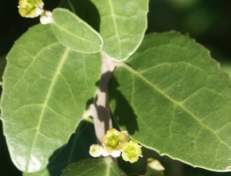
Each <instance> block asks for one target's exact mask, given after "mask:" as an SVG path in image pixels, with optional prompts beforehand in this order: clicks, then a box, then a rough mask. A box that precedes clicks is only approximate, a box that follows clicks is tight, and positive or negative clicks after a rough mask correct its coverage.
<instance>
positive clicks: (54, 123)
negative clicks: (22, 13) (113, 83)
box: [1, 25, 100, 172]
mask: <svg viewBox="0 0 231 176" xmlns="http://www.w3.org/2000/svg"><path fill="white" fill-rule="evenodd" d="M49 27H50V26H47V25H45V26H42V25H38V26H36V27H33V28H32V29H30V30H29V31H28V32H27V33H26V34H25V35H23V36H22V37H21V38H20V39H19V40H18V41H17V42H16V44H15V45H14V47H13V48H12V50H11V51H10V53H9V55H8V57H7V67H6V70H5V73H4V76H3V96H2V99H1V106H2V118H3V119H2V120H3V126H4V134H5V136H6V140H7V144H8V148H9V151H10V155H11V158H12V160H13V162H14V164H15V165H16V166H17V167H18V168H19V169H20V170H22V171H25V172H36V171H39V170H42V169H44V168H45V167H46V165H47V163H48V159H49V157H50V156H51V154H52V153H53V152H55V150H56V149H58V148H59V147H61V146H62V145H64V144H65V143H66V142H67V140H68V139H69V137H70V135H71V133H72V132H73V131H74V130H75V129H76V127H77V126H78V124H79V121H80V120H81V119H80V117H81V115H82V114H83V112H84V110H85V106H86V102H87V100H88V99H90V98H91V97H92V96H94V94H95V89H96V86H95V84H96V82H97V80H98V78H99V74H100V56H99V54H94V55H87V54H83V53H78V52H75V51H73V50H70V49H68V48H65V47H64V46H62V45H61V44H60V43H59V42H58V41H57V40H56V38H55V37H54V36H53V34H52V32H51V31H50V28H49ZM31 41H33V44H32V43H31Z"/></svg>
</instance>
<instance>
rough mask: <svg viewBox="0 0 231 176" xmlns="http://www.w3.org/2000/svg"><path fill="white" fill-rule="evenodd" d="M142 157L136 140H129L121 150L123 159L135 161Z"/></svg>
mask: <svg viewBox="0 0 231 176" xmlns="http://www.w3.org/2000/svg"><path fill="white" fill-rule="evenodd" d="M139 157H142V150H141V146H140V145H139V144H137V143H136V142H133V141H129V142H128V143H127V144H126V145H125V146H124V148H123V150H122V158H123V160H124V161H128V162H130V163H135V162H137V161H138V160H139Z"/></svg>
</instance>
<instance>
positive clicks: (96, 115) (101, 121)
mask: <svg viewBox="0 0 231 176" xmlns="http://www.w3.org/2000/svg"><path fill="white" fill-rule="evenodd" d="M101 56H102V57H101V58H102V68H101V79H100V82H99V88H98V90H97V93H96V100H95V103H94V104H93V105H91V107H90V111H91V114H92V116H93V121H94V126H95V133H96V137H97V139H98V142H99V143H102V140H103V137H104V135H105V133H106V131H107V130H108V129H110V128H112V119H111V116H110V110H109V107H108V106H109V105H108V101H107V100H108V83H109V81H110V78H111V76H112V73H113V71H114V69H115V67H116V65H117V64H116V62H115V61H113V59H112V58H111V57H110V56H108V55H107V54H106V53H102V54H101Z"/></svg>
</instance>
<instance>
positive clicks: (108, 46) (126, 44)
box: [92, 0, 149, 60]
mask: <svg viewBox="0 0 231 176" xmlns="http://www.w3.org/2000/svg"><path fill="white" fill-rule="evenodd" d="M92 2H93V3H94V4H95V5H96V6H97V8H98V10H99V12H100V19H101V21H100V33H101V35H102V37H103V40H104V51H105V52H106V53H108V54H109V55H110V56H111V57H113V58H115V59H118V60H126V59H127V58H128V57H129V56H131V55H132V54H133V53H134V52H135V51H136V49H137V47H138V46H139V45H140V43H141V41H142V39H143V36H144V33H145V31H146V28H147V17H146V16H147V12H148V2H149V1H148V0H136V1H128V0H117V1H115V0H92Z"/></svg>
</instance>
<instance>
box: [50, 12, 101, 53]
mask: <svg viewBox="0 0 231 176" xmlns="http://www.w3.org/2000/svg"><path fill="white" fill-rule="evenodd" d="M52 15H53V20H54V22H53V23H52V29H53V33H54V35H55V36H56V37H57V39H58V40H59V41H60V42H61V43H62V44H63V45H64V46H66V47H69V48H71V49H73V50H75V51H77V52H81V53H97V52H99V51H100V50H101V48H102V45H103V41H102V39H101V37H100V35H99V34H98V33H97V32H96V31H94V29H93V28H91V27H90V26H89V25H88V24H87V23H86V22H84V21H83V20H81V19H80V18H79V17H78V16H76V15H75V14H74V13H72V12H70V11H69V10H66V9H62V8H57V9H55V10H54V11H53V13H52Z"/></svg>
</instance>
